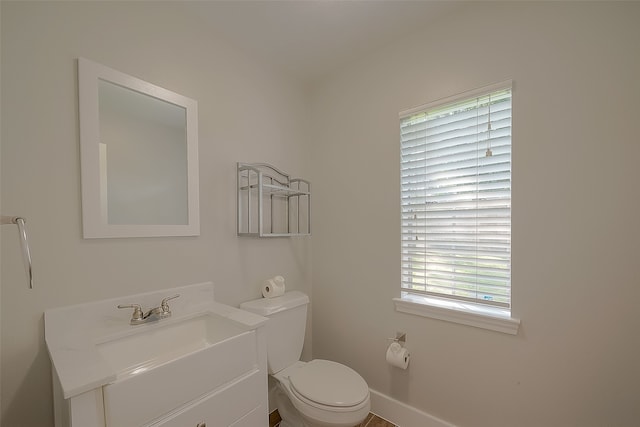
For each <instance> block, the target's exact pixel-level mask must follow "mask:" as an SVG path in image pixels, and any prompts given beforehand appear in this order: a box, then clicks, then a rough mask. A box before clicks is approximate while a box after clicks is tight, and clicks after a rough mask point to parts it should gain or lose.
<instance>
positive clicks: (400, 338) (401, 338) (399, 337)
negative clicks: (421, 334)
mask: <svg viewBox="0 0 640 427" xmlns="http://www.w3.org/2000/svg"><path fill="white" fill-rule="evenodd" d="M387 340H389V341H394V342H397V343H402V344H404V343H405V342H407V334H406V333H405V332H396V337H395V338H387ZM402 344H401V345H402Z"/></svg>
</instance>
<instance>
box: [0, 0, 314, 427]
mask: <svg viewBox="0 0 640 427" xmlns="http://www.w3.org/2000/svg"><path fill="white" fill-rule="evenodd" d="M1 7H2V70H1V72H2V88H1V89H2V123H3V127H2V188H1V189H2V208H3V211H4V212H10V213H12V214H16V215H23V216H25V217H26V218H27V220H28V228H29V232H30V239H31V249H32V254H33V261H34V270H35V289H34V290H32V291H29V290H28V289H27V285H26V281H25V278H24V271H23V268H22V261H21V259H20V253H19V247H18V241H17V237H16V232H15V231H14V230H13V228H11V229H9V228H5V229H4V230H3V232H2V307H1V316H2V317H1V322H2V366H1V370H2V424H3V425H4V426H6V427H13V426H34V427H35V426H37V427H46V426H50V425H53V418H52V398H51V380H50V365H49V359H48V355H47V352H46V348H45V345H44V341H43V336H44V325H43V315H42V314H43V311H44V310H46V309H47V308H50V307H56V306H62V305H67V304H74V303H80V302H85V301H91V300H96V299H102V298H110V297H115V296H121V295H127V294H134V293H139V292H145V291H150V290H155V289H162V288H168V287H173V286H178V285H186V284H191V283H198V282H202V281H207V280H212V281H213V282H214V283H216V284H217V290H216V293H217V297H218V299H219V300H221V301H223V302H226V303H229V304H232V305H237V304H239V303H240V302H241V301H243V300H247V299H251V298H254V297H258V295H259V285H260V283H261V282H262V280H264V279H265V278H268V277H272V276H274V275H276V274H282V275H283V276H285V277H286V279H287V285H288V287H290V288H297V289H301V290H304V291H307V292H310V277H309V275H310V269H309V261H310V246H309V240H308V239H275V240H260V241H258V240H255V239H239V238H237V237H236V236H235V217H236V209H235V163H236V162H237V161H245V162H258V161H260V162H271V163H274V164H275V165H276V166H278V167H279V168H281V169H283V170H287V171H289V172H290V173H292V174H293V175H297V176H302V177H305V176H306V175H307V172H308V161H307V156H308V153H309V150H308V147H307V146H306V142H305V141H306V140H305V138H304V136H305V135H306V130H307V128H306V125H305V120H306V118H307V114H306V108H307V106H306V99H305V97H304V96H303V92H302V91H301V90H300V88H298V86H297V85H296V84H295V83H294V82H291V81H290V80H288V79H286V78H285V76H282V75H279V74H277V73H274V72H273V71H272V70H270V69H266V68H264V67H263V66H261V65H260V64H258V63H256V62H255V61H254V60H252V59H251V58H248V57H246V56H245V55H244V54H243V53H242V52H241V51H239V50H237V49H235V48H233V47H232V46H231V45H229V44H227V43H225V42H223V41H222V40H221V39H220V38H219V37H218V36H217V35H216V33H215V29H212V28H209V26H207V25H205V24H204V23H202V22H201V21H200V20H199V18H198V16H197V15H195V14H191V13H190V12H189V8H188V6H187V5H185V4H184V3H182V2H176V3H164V2H153V3H150V2H130V3H127V4H124V3H118V2H104V3H98V2H69V3H65V2H38V3H36V2H15V3H12V2H5V1H3V2H2V5H1ZM80 56H82V57H86V58H88V59H92V60H94V61H96V62H100V63H103V64H105V65H107V66H109V67H111V68H115V69H117V70H119V71H122V72H125V73H127V74H131V75H133V76H136V77H139V78H141V79H143V80H146V81H149V82H151V83H154V84H156V85H158V86H162V87H166V88H167V89H170V90H172V91H174V92H178V93H181V94H183V95H185V96H188V97H190V98H194V99H196V100H197V101H198V107H199V118H200V120H199V154H200V208H201V212H200V218H201V235H200V237H197V238H186V237H185V238H148V239H145V238H139V239H94V240H83V239H82V222H81V218H82V216H81V213H82V212H81V199H80V161H79V136H78V101H77V71H76V63H75V58H77V57H80ZM306 352H307V354H309V353H310V347H309V346H308V347H307V350H306Z"/></svg>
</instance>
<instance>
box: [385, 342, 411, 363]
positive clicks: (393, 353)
mask: <svg viewBox="0 0 640 427" xmlns="http://www.w3.org/2000/svg"><path fill="white" fill-rule="evenodd" d="M409 357H410V356H409V350H407V349H406V348H404V347H402V346H401V345H400V344H399V343H397V342H392V343H391V345H390V346H389V348H388V349H387V363H388V364H390V365H391V366H395V367H397V368H400V369H407V367H408V366H409Z"/></svg>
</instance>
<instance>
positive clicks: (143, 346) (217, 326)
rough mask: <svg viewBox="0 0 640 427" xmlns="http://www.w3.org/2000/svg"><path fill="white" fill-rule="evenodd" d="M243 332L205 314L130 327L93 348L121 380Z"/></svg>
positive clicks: (242, 329) (237, 325)
mask: <svg viewBox="0 0 640 427" xmlns="http://www.w3.org/2000/svg"><path fill="white" fill-rule="evenodd" d="M246 330H247V328H246V327H242V325H240V324H238V323H237V322H234V321H232V320H229V319H225V318H223V317H219V316H215V315H213V314H210V313H207V314H201V315H199V316H197V317H193V318H190V319H183V320H181V321H179V322H173V323H172V322H171V320H170V319H165V320H160V321H158V322H156V323H150V324H146V325H138V326H131V331H128V333H127V334H126V335H124V336H120V337H115V338H114V337H111V338H109V339H108V340H106V341H103V342H98V343H97V348H98V351H99V352H100V354H101V355H102V357H103V358H104V359H105V361H106V362H107V363H108V364H109V365H111V367H112V368H113V369H114V370H115V371H116V373H117V375H118V379H124V378H126V377H128V376H131V375H137V374H140V373H143V372H145V371H148V370H149V369H152V368H153V367H155V366H159V365H162V364H165V363H168V362H171V361H173V360H175V359H178V358H181V357H184V356H186V355H189V354H192V353H194V352H197V351H199V350H203V349H205V348H207V347H210V346H212V345H214V344H216V343H219V342H222V341H224V340H227V339H229V338H232V337H235V336H237V335H239V334H241V333H243V332H245V331H246Z"/></svg>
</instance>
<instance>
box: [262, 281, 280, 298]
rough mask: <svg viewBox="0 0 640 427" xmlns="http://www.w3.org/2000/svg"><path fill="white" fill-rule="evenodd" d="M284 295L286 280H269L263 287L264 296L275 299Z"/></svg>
mask: <svg viewBox="0 0 640 427" xmlns="http://www.w3.org/2000/svg"><path fill="white" fill-rule="evenodd" d="M282 295H284V280H282V282H281V281H279V280H275V279H269V280H267V281H266V282H264V284H263V285H262V296H263V297H265V298H275V297H279V296H282Z"/></svg>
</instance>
